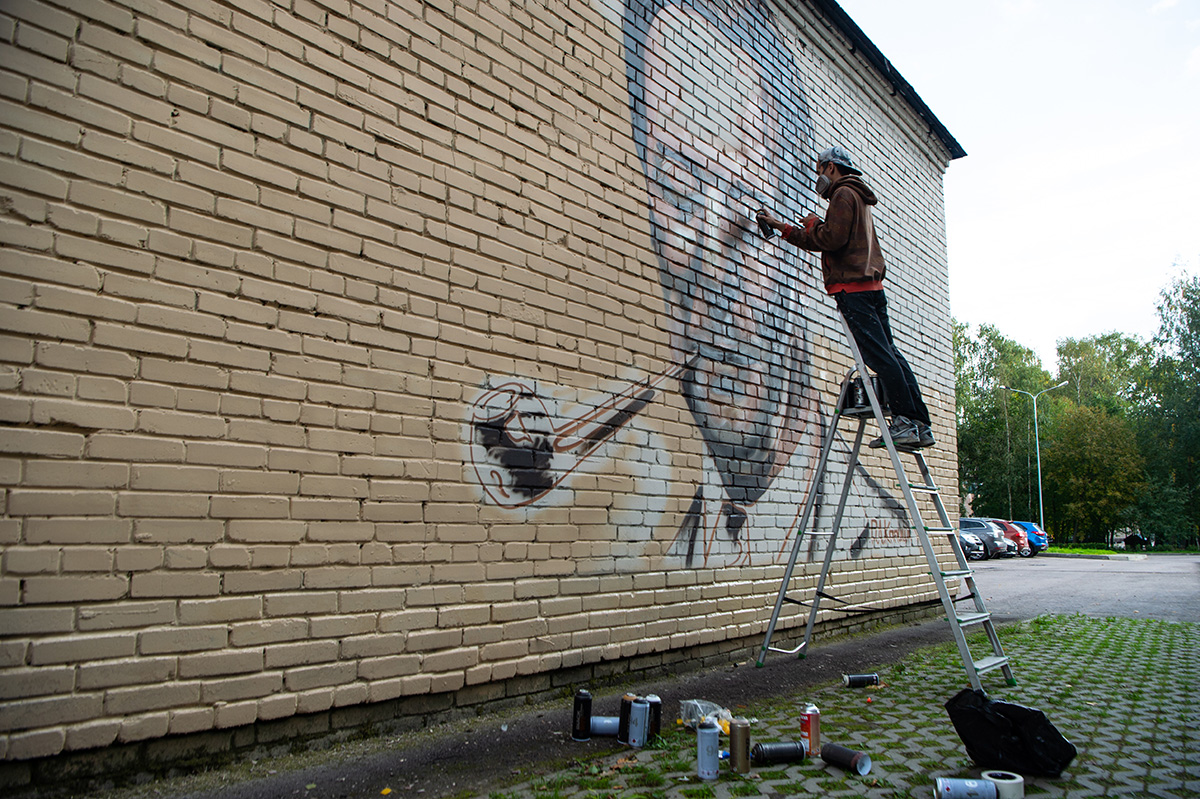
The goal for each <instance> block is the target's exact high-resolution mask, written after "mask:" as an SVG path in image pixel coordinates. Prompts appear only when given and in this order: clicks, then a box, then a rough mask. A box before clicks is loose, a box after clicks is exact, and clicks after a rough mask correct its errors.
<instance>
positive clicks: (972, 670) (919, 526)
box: [758, 309, 1016, 690]
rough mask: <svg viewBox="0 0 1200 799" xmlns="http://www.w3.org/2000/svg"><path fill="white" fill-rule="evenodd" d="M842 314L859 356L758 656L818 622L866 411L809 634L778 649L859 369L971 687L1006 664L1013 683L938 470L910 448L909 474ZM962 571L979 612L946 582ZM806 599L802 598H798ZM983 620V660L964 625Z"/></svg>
mask: <svg viewBox="0 0 1200 799" xmlns="http://www.w3.org/2000/svg"><path fill="white" fill-rule="evenodd" d="M838 317H839V318H840V319H841V322H842V327H843V328H844V330H845V332H846V340H847V342H848V343H849V346H850V352H851V355H852V356H853V358H854V364H855V366H854V368H853V369H851V370H850V371H849V372H848V373H847V375H846V378H845V379H844V380H843V381H842V388H841V392H840V394H839V396H838V401H837V404H836V405H835V406H834V411H833V413H832V415H831V417H830V422H829V425H828V427H827V429H826V434H825V441H824V443H823V445H822V448H821V457H820V459H819V462H818V465H817V472H816V474H815V475H814V477H813V481H812V485H811V487H810V489H809V497H808V499H807V501H806V502H805V505H804V511H803V513H802V515H801V522H800V525H799V526H798V528H797V532H796V540H795V541H794V542H793V546H792V553H791V557H790V558H789V560H788V565H787V568H786V569H785V572H784V578H783V582H782V583H781V585H780V587H779V595H778V598H777V599H776V601H775V608H774V610H773V612H772V613H771V620H770V622H769V624H768V625H767V632H766V636H765V637H764V639H763V645H762V649H761V652H760V655H759V659H758V665H759V666H762V665H763V663H764V661H765V658H766V654H767V652H768V651H774V652H786V653H788V654H795V653H797V652H799V653H801V656H803V653H805V652H806V651H807V649H808V645H809V643H810V642H811V640H812V633H813V628H814V626H815V624H816V618H817V614H818V612H819V611H820V605H821V597H823V596H828V595H827V594H826V593H825V586H826V582H827V579H828V577H829V572H830V570H831V568H832V564H833V553H834V550H835V549H836V546H837V538H838V534H839V532H840V530H841V523H842V518H843V514H844V512H845V508H846V502H847V499H848V497H849V492H850V485H851V482H852V480H853V477H854V470H855V467H856V466H857V465H858V462H859V454H860V451H861V447H862V439H863V433H864V431H865V427H866V418H865V415H862V414H858V418H859V425H858V430H857V432H856V434H855V438H854V445H853V447H852V449H851V453H850V458H849V460H848V462H847V466H846V477H845V480H844V482H843V484H842V491H841V494H840V496H839V499H838V505H837V510H836V512H835V514H834V518H833V523H832V530H831V532H830V533H829V535H828V539H827V543H826V546H825V558H824V561H823V563H822V567H821V574H820V576H819V577H818V579H817V586H816V591H815V594H814V596H813V601H812V603H811V604H810V606H809V614H808V621H807V624H806V626H805V631H804V640H803V641H802V642H801V644H800V645H799V646H797V647H796V648H794V649H778V648H774V647H771V645H770V644H771V638H772V636H773V635H774V633H775V628H776V625H777V623H778V621H779V614H780V611H781V609H782V607H783V604H784V602H785V601H792V602H796V600H790V599H788V598H787V590H788V587H789V586H790V585H791V580H792V574H793V571H794V569H795V565H796V560H797V558H798V556H799V552H800V546H801V543H802V538H803V537H804V533H805V532H806V530H807V526H808V524H809V522H810V521H813V523H814V526H815V520H813V519H811V516H812V509H813V507H814V504H815V497H816V494H817V493H818V492H819V491H820V490H821V485H822V481H823V479H824V477H825V472H826V470H827V469H828V466H829V455H830V452H831V451H832V449H833V442H834V440H835V439H836V437H837V432H838V425H839V423H840V421H841V419H842V418H843V414H842V410H843V404H844V401H845V399H846V396H847V393H848V390H849V387H850V384H851V379H852V377H853V375H854V374H855V372H857V373H858V375H859V377H860V378H861V379H862V383H863V389H864V394H865V395H866V397H867V400H868V402H869V404H870V407H871V412H872V416H873V417H874V418H875V421H876V423H877V424H878V425H879V428H880V431H881V432H880V438H881V439H882V440H883V445H884V448H886V449H887V453H888V458H889V460H890V461H891V465H892V469H893V470H894V471H895V473H896V477H897V480H898V482H899V487H900V490H901V493H902V494H903V495H904V507H905V513H906V517H907V522H908V525H909V529H910V531H912V532H913V533H915V534H916V536H917V538H918V539H919V542H920V545H921V549H922V551H923V552H924V554H925V559H926V562H927V563H928V565H929V571H930V574H931V575H932V577H933V582H934V586H935V588H936V589H937V594H938V599H939V600H940V601H941V603H942V607H943V609H944V610H945V611H946V618H947V620H948V622H949V623H950V629H951V632H952V634H953V637H954V642H955V645H956V646H957V648H958V652H959V656H960V658H961V659H962V662H963V667H964V669H965V670H966V672H967V678H968V680H969V681H970V683H971V687H972V688H974V689H976V690H982V683H981V681H980V677H979V675H980V674H982V673H984V672H987V671H991V670H994V669H997V668H999V669H1002V670H1003V672H1004V676H1005V679H1006V681H1007V682H1008V684H1009V685H1015V684H1016V680H1015V678H1014V677H1013V674H1012V666H1011V664H1010V662H1009V659H1008V658H1007V657H1006V656H1005V655H1004V650H1003V646H1002V645H1001V642H1000V638H999V636H998V635H997V633H996V629H995V625H994V623H993V622H992V618H991V614H990V613H989V612H988V610H987V607H986V605H985V603H984V601H983V595H982V592H980V591H979V590H978V588H977V586H976V585H975V578H974V572H973V571H972V569H971V568H970V565H969V563H968V561H967V557H966V555H965V553H964V552H963V550H962V545H961V543H960V542H959V540H958V535H957V530H956V529H955V527H954V526H953V525H952V524H951V522H950V515H949V514H948V513H947V512H946V506H945V504H944V503H943V502H942V497H941V492H940V490H939V489H938V487H937V484H936V481H935V480H934V479H933V474H932V472H931V470H930V468H929V464H928V462H927V461H926V460H925V457H924V455H922V453H921V452H920V451H919V450H918V449H915V448H914V449H912V450H907V449H906V450H904V452H905V453H906V454H911V455H913V456H914V458H915V459H916V464H917V468H918V471H919V472H920V476H921V484H920V485H919V486H914V485H913V484H912V482H911V481H910V480H909V477H908V473H907V471H906V470H905V467H904V464H903V463H902V462H901V460H900V452H901V450H899V449H898V448H897V447H896V444H895V441H894V440H893V439H892V436H891V431H890V429H889V427H888V424H887V421H886V418H885V415H884V413H883V409H882V406H881V404H880V402H879V397H878V396H877V394H876V391H875V386H874V385H873V383H872V381H871V379H870V374H869V373H868V371H867V369H866V365H865V362H864V361H863V357H862V352H861V351H860V349H859V347H858V342H857V341H855V340H854V335H853V333H852V331H851V330H850V325H849V323H848V322H847V321H846V317H845V315H843V314H842V313H841V310H840V309H839V310H838ZM918 492H919V493H922V494H927V495H928V497H929V500H930V502H931V503H932V505H933V509H934V511H935V513H936V515H937V518H938V522H939V523H940V526H938V527H927V526H926V525H925V523H924V521H923V517H922V514H921V508H920V505H919V504H918V502H917V498H916V494H917V493H918ZM935 531H939V532H943V533H945V534H946V535H947V538H948V543H949V545H950V552H951V555H952V557H953V559H954V561H955V562H956V565H957V568H956V569H951V570H945V569H943V567H942V564H941V562H940V561H939V560H938V553H937V550H936V549H934V546H933V542H932V540H931V539H930V533H931V532H935ZM947 576H952V577H960V578H961V579H962V580H963V581H964V582H965V584H966V586H967V588H968V589H969V590H970V595H969V597H964V599H966V598H970V599H972V600H973V603H974V605H975V613H965V614H963V613H959V612H958V611H957V609H956V606H955V601H956V600H955V598H954V597H953V596H951V595H950V591H949V589H948V588H947V586H946V577H947ZM797 604H802V603H797ZM974 624H981V625H982V626H983V628H984V630H985V632H986V633H987V638H988V642H989V643H990V645H991V649H992V653H993V654H992V656H990V657H985V658H981V659H979V660H978V661H977V660H976V659H975V657H974V655H972V653H971V649H970V646H969V645H968V642H967V637H966V632H965V629H964V628H965V627H966V626H968V625H974Z"/></svg>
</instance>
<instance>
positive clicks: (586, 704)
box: [571, 688, 592, 741]
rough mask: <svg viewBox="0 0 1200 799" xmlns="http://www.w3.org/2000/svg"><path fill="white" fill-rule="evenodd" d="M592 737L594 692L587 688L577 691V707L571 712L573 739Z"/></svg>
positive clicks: (586, 739) (585, 739)
mask: <svg viewBox="0 0 1200 799" xmlns="http://www.w3.org/2000/svg"><path fill="white" fill-rule="evenodd" d="M591 739H592V694H591V692H590V691H588V689H586V688H580V689H579V690H578V691H576V692H575V709H574V712H572V713H571V740H572V741H590V740H591Z"/></svg>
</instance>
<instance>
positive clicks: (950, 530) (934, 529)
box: [925, 527, 957, 533]
mask: <svg viewBox="0 0 1200 799" xmlns="http://www.w3.org/2000/svg"><path fill="white" fill-rule="evenodd" d="M925 532H927V533H953V532H957V529H956V528H954V527H926V528H925Z"/></svg>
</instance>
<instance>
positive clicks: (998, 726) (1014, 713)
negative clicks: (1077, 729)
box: [946, 688, 1077, 777]
mask: <svg viewBox="0 0 1200 799" xmlns="http://www.w3.org/2000/svg"><path fill="white" fill-rule="evenodd" d="M946 712H947V713H949V714H950V721H952V722H954V729H955V731H956V732H957V733H958V737H959V738H962V742H963V743H964V744H966V747H967V754H968V755H969V756H970V758H971V759H972V760H974V761H975V765H977V766H979V767H980V768H995V769H1004V770H1005V771H1015V772H1017V773H1018V774H1024V775H1026V776H1034V777H1058V775H1060V774H1062V772H1063V769H1065V768H1066V767H1067V766H1069V765H1070V764H1071V761H1072V760H1074V759H1075V755H1076V754H1077V751H1076V749H1075V746H1074V744H1072V743H1071V742H1070V741H1068V740H1067V739H1066V738H1064V737H1063V736H1062V733H1060V732H1059V731H1058V730H1057V729H1055V727H1054V725H1053V724H1051V723H1050V720H1049V719H1047V718H1046V714H1045V713H1043V712H1042V711H1040V710H1034V709H1033V708H1028V707H1022V706H1021V705H1013V704H1010V703H1008V702H997V701H995V700H992V699H988V696H987V694H985V693H984V692H983V691H975V690H972V689H970V688H964V689H963V690H961V691H959V692H958V694H957V695H956V696H955V697H954V698H953V699H951V700H950V701H949V702H947V703H946Z"/></svg>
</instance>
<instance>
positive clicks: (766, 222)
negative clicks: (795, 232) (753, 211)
mask: <svg viewBox="0 0 1200 799" xmlns="http://www.w3.org/2000/svg"><path fill="white" fill-rule="evenodd" d="M755 219H756V220H757V221H758V226H759V227H760V228H761V227H768V228H773V229H775V230H778V231H781V232H782V231H783V229H784V228H785V227H787V225H785V224H784V223H783V221H782V220H780V219H777V218H776V217H775V215H774V214H772V213H771V212H770V211H768V210H767V209H766V208H760V209H759V210H758V214H757V215H756V216H755Z"/></svg>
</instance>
